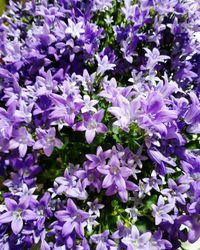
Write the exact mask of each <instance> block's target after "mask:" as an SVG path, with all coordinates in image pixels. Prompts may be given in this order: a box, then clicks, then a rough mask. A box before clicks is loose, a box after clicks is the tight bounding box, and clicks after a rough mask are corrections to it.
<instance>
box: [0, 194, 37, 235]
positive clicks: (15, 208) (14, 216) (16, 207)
mask: <svg viewBox="0 0 200 250" xmlns="http://www.w3.org/2000/svg"><path fill="white" fill-rule="evenodd" d="M5 204H6V209H7V211H6V212H4V213H3V214H1V215H0V223H2V224H4V223H10V222H11V228H12V231H13V233H14V234H16V235H17V234H18V233H19V232H20V231H21V230H22V228H23V221H29V220H35V219H36V217H37V216H36V214H35V212H33V211H32V210H30V209H27V208H28V203H27V202H26V201H25V200H21V201H20V203H19V204H17V202H16V201H15V200H13V199H10V198H5Z"/></svg>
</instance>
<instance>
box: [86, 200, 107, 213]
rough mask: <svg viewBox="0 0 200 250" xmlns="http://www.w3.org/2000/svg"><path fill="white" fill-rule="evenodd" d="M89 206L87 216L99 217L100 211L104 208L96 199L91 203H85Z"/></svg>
mask: <svg viewBox="0 0 200 250" xmlns="http://www.w3.org/2000/svg"><path fill="white" fill-rule="evenodd" d="M87 204H88V206H89V214H95V215H96V216H97V217H100V209H102V208H104V205H103V204H100V203H99V201H98V198H96V199H95V200H94V201H93V202H90V201H88V202H87Z"/></svg>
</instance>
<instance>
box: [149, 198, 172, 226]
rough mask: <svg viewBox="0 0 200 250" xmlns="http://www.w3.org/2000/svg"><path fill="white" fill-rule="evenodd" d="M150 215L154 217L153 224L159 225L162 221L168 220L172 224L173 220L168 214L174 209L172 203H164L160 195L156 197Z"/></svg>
mask: <svg viewBox="0 0 200 250" xmlns="http://www.w3.org/2000/svg"><path fill="white" fill-rule="evenodd" d="M152 209H153V212H152V215H153V216H154V217H155V224H156V225H159V224H160V223H161V222H163V221H168V222H169V223H171V224H173V223H174V221H173V219H172V217H171V216H170V215H169V214H168V213H169V212H170V211H172V210H173V209H174V204H173V203H171V204H166V205H165V201H164V199H163V197H162V196H161V195H160V196H159V198H158V202H157V205H154V204H153V205H152Z"/></svg>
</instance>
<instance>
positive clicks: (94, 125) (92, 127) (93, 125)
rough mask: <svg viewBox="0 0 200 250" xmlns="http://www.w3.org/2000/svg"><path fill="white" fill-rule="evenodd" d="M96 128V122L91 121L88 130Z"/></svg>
mask: <svg viewBox="0 0 200 250" xmlns="http://www.w3.org/2000/svg"><path fill="white" fill-rule="evenodd" d="M96 127H97V123H96V121H91V122H90V123H89V125H88V128H89V129H95V128H96Z"/></svg>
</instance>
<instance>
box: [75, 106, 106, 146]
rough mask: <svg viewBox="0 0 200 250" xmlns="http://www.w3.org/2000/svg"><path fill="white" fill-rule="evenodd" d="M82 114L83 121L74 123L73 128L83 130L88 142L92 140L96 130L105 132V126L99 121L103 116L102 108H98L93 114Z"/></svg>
mask: <svg viewBox="0 0 200 250" xmlns="http://www.w3.org/2000/svg"><path fill="white" fill-rule="evenodd" d="M82 116H83V119H84V121H83V122H79V123H76V124H75V125H74V126H73V128H74V129H75V130H78V131H85V138H86V140H87V142H88V143H89V144H91V143H92V141H93V140H94V137H95V133H96V132H97V133H101V134H104V133H106V132H107V130H108V129H107V127H106V126H105V125H104V124H103V123H101V121H102V119H103V116H104V110H99V111H98V112H97V113H95V114H94V115H90V114H89V113H84V114H82Z"/></svg>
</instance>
